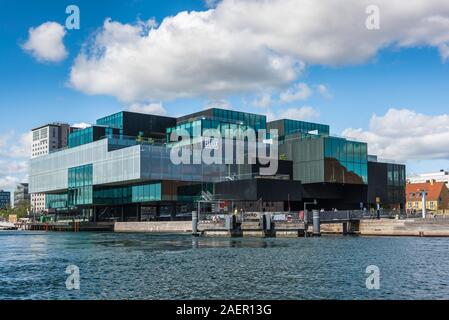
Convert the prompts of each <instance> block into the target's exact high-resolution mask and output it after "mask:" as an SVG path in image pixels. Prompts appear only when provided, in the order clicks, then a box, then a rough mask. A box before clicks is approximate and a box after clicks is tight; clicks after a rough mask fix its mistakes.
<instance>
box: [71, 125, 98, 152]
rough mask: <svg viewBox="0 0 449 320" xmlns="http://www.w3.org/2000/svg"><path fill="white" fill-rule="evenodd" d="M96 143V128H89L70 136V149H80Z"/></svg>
mask: <svg viewBox="0 0 449 320" xmlns="http://www.w3.org/2000/svg"><path fill="white" fill-rule="evenodd" d="M93 141H94V128H93V127H89V128H85V129H81V130H77V131H74V132H72V133H71V134H70V135H69V148H74V147H78V146H80V145H83V144H87V143H91V142H93Z"/></svg>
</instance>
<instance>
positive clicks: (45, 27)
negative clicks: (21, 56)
mask: <svg viewBox="0 0 449 320" xmlns="http://www.w3.org/2000/svg"><path fill="white" fill-rule="evenodd" d="M65 35H66V31H65V29H64V27H63V26H62V25H60V24H59V23H57V22H45V23H43V24H41V25H40V26H38V27H36V28H30V29H29V30H28V40H27V41H26V42H25V43H24V44H23V45H22V48H23V49H24V50H25V51H26V52H28V53H30V54H31V55H32V56H33V57H35V58H36V59H37V60H38V61H48V62H59V61H62V60H64V59H65V58H66V57H67V50H66V48H65V46H64V43H63V40H64V36H65Z"/></svg>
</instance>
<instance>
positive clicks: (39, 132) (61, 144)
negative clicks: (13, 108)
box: [30, 123, 72, 212]
mask: <svg viewBox="0 0 449 320" xmlns="http://www.w3.org/2000/svg"><path fill="white" fill-rule="evenodd" d="M31 131H32V136H33V142H32V145H31V159H34V158H37V157H41V156H44V155H47V154H49V153H51V152H54V151H56V150H59V149H62V148H65V147H67V143H68V138H69V134H70V132H71V131H72V129H71V128H70V126H69V125H68V124H65V123H50V124H46V125H43V126H40V127H37V128H34V129H32V130H31ZM30 200H31V211H33V212H43V211H46V209H45V194H40V193H35V194H32V195H31V199H30Z"/></svg>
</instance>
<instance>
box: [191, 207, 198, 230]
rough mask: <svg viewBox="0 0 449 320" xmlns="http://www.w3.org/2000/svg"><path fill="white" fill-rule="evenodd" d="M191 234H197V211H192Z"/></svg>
mask: <svg viewBox="0 0 449 320" xmlns="http://www.w3.org/2000/svg"><path fill="white" fill-rule="evenodd" d="M192 234H193V235H194V236H196V235H198V211H193V212H192Z"/></svg>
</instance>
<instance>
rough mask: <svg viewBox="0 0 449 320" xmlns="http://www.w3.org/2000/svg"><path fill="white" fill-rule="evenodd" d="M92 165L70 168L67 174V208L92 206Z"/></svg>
mask: <svg viewBox="0 0 449 320" xmlns="http://www.w3.org/2000/svg"><path fill="white" fill-rule="evenodd" d="M92 186H93V165H92V164H88V165H84V166H80V167H75V168H70V169H69V172H68V187H69V189H68V204H69V206H77V205H88V204H92V193H93V192H92V190H93V187H92Z"/></svg>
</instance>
